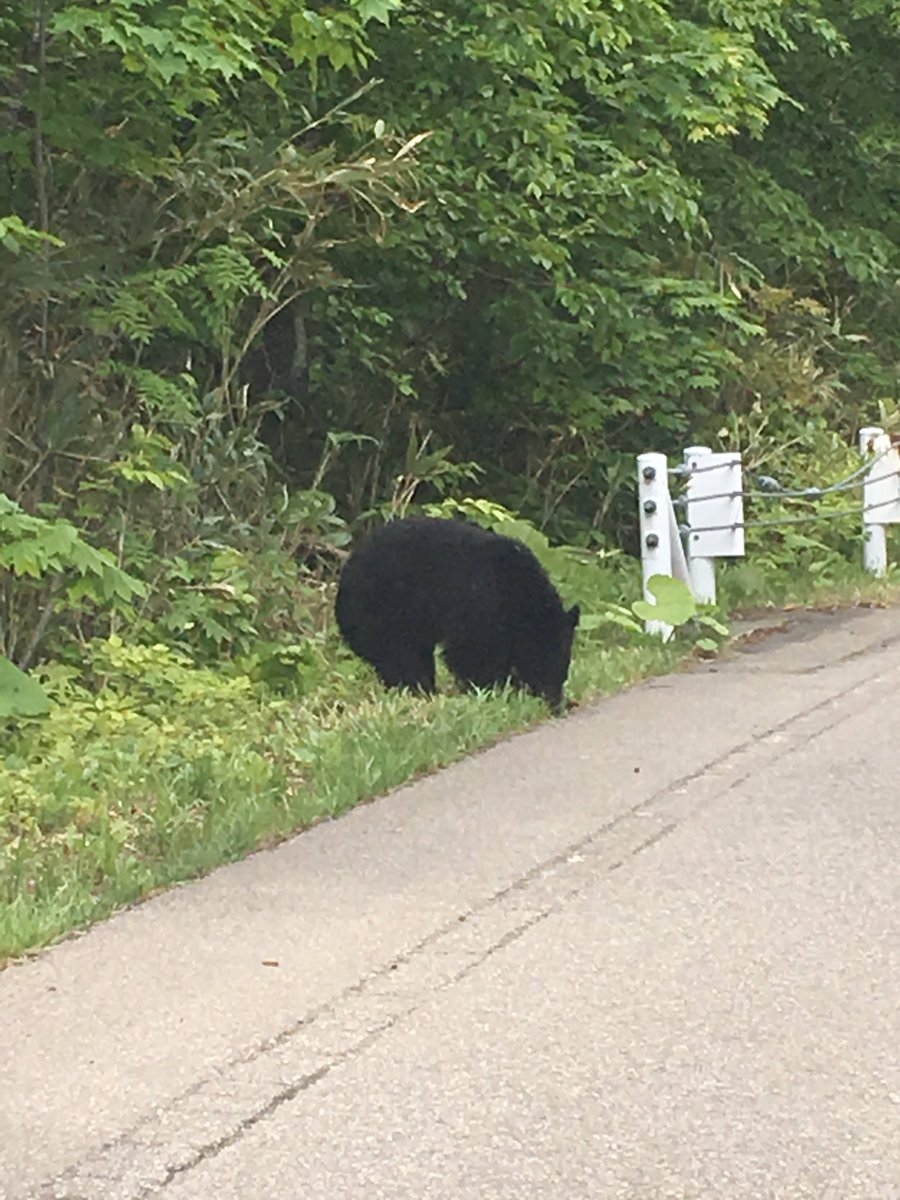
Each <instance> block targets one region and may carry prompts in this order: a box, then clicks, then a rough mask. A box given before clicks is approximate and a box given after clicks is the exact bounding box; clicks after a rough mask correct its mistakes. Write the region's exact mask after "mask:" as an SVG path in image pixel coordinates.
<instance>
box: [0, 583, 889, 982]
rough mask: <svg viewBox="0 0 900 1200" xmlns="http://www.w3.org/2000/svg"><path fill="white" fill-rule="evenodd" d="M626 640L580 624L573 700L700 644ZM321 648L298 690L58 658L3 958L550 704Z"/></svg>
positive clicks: (4, 854)
mask: <svg viewBox="0 0 900 1200" xmlns="http://www.w3.org/2000/svg"><path fill="white" fill-rule="evenodd" d="M756 582H757V583H758V584H759V587H758V588H757V587H755V585H754V577H753V576H752V574H748V573H747V572H746V571H745V572H744V574H743V575H742V574H741V568H740V567H739V568H736V569H733V570H732V571H725V572H723V573H722V593H723V601H725V602H727V604H728V606H729V607H730V608H732V609H735V608H745V609H746V608H752V607H755V606H758V604H759V602H760V599H761V597H763V596H765V597H767V598H769V597H771V595H772V584H771V580H769V581H766V580H757V581H756ZM897 596H898V585H897V583H896V582H894V581H888V582H877V581H873V580H871V579H868V578H866V577H865V576H863V575H862V574H861V572H858V571H852V570H850V569H848V570H847V571H846V572H845V573H843V574H842V573H841V572H840V571H839V572H837V574H835V573H834V572H833V571H832V572H831V573H830V574H829V577H828V578H821V577H819V578H817V579H814V578H811V577H809V576H807V577H806V578H804V579H802V580H801V581H800V582H799V583H798V582H797V579H796V577H795V579H794V581H793V583H792V584H790V586H785V587H783V588H781V589H780V590H779V592H778V601H779V603H781V604H788V603H791V602H793V603H803V604H811V605H817V606H823V605H825V606H832V605H839V604H843V605H846V604H856V603H862V602H876V603H887V602H890V601H893V600H895V599H896V598H897ZM626 637H627V635H625V634H623V633H622V632H621V631H617V630H615V629H613V630H612V631H610V630H609V629H608V628H607V629H606V630H605V631H604V630H602V629H601V630H597V631H595V632H594V633H593V634H591V635H586V636H582V637H580V639H579V642H578V646H577V652H576V655H575V659H574V661H573V666H572V672H571V675H570V684H569V695H570V697H572V698H573V699H575V700H576V701H578V702H580V703H584V702H586V701H589V700H591V699H593V698H594V697H596V696H598V695H601V694H607V693H612V692H616V691H619V690H621V689H622V688H624V687H626V686H628V685H629V684H631V683H633V682H635V681H637V680H639V679H643V678H646V677H648V676H651V675H657V674H660V673H663V672H666V671H669V670H672V669H673V668H675V667H676V666H677V665H678V664H679V663H680V662H683V661H685V659H686V658H688V657H690V655H691V654H692V652H693V651H692V647H691V644H690V642H689V641H687V640H676V641H674V642H673V643H670V644H669V645H662V644H660V643H658V642H656V641H650V640H637V641H633V642H631V643H630V644H628V643H627V642H626V641H625V639H626ZM610 638H612V639H613V641H614V642H615V641H616V640H617V641H618V644H610ZM319 653H320V661H319V662H318V666H317V673H316V676H315V685H314V686H312V687H311V688H310V689H309V691H308V693H307V694H306V695H303V696H300V697H295V698H286V697H284V696H279V695H277V694H273V693H272V692H271V691H270V690H269V689H267V688H266V687H264V686H263V685H261V684H259V683H254V682H252V681H251V680H250V679H249V678H248V677H247V676H245V675H234V674H232V675H230V676H224V675H222V674H221V673H217V672H215V671H213V670H210V669H208V668H202V667H196V666H194V665H193V664H191V663H189V662H187V661H186V660H184V659H182V658H179V656H178V655H177V654H175V653H174V652H172V651H171V650H168V649H166V648H165V647H163V646H156V647H127V646H124V645H122V644H119V643H116V642H112V643H103V644H102V645H101V646H98V647H95V648H94V658H93V661H92V666H91V669H92V678H91V686H88V685H87V684H86V683H85V681H84V680H83V679H82V678H80V677H79V676H78V675H76V673H75V672H74V671H73V670H69V669H67V668H64V667H61V666H54V667H52V668H51V669H50V670H49V671H48V686H49V688H50V690H51V693H52V695H53V697H54V705H53V709H52V711H51V714H50V716H49V717H47V718H45V719H43V720H40V721H33V722H28V723H25V724H24V725H22V726H20V727H19V728H17V729H16V730H12V731H8V732H7V735H6V737H5V738H4V740H3V743H2V744H3V749H4V761H3V765H2V767H0V962H2V961H3V960H4V959H6V958H9V957H12V956H15V955H18V954H21V953H23V952H25V951H28V950H34V949H36V948H39V947H42V946H45V945H47V944H49V943H51V942H52V941H54V940H56V939H58V938H60V937H61V936H64V935H65V934H66V933H68V932H69V931H71V930H73V929H77V928H81V927H84V926H86V925H88V924H90V923H91V922H94V921H97V920H98V919H100V918H102V917H104V916H107V915H108V914H109V913H111V912H113V911H114V910H115V909H117V908H119V907H121V906H123V905H127V904H129V903H132V902H134V901H136V900H138V899H140V898H141V897H143V896H146V895H148V894H150V893H152V892H153V891H155V890H157V889H159V888H161V887H165V886H169V885H172V884H174V883H176V882H178V881H181V880H186V879H189V878H192V877H196V876H197V875H200V874H202V873H204V872H206V871H209V870H211V869H212V868H214V867H216V866H218V865H220V864H222V863H224V862H228V861H231V860H234V859H236V858H239V857H241V856H242V855H245V854H246V853H248V852H249V851H251V850H252V849H254V848H256V847H259V846H263V845H266V844H271V843H272V842H275V841H277V840H279V839H282V838H284V837H286V836H288V835H289V834H291V833H293V832H295V831H297V830H299V829H302V828H305V827H307V826H309V825H311V824H313V823H314V822H316V821H317V820H319V819H321V818H323V817H334V816H337V815H338V814H340V813H342V812H344V811H345V810H347V809H349V808H351V807H353V806H354V805H355V804H357V803H359V802H360V801H363V800H367V799H371V798H372V797H374V796H378V795H380V794H383V793H384V792H386V791H389V790H390V789H392V788H395V787H397V786H399V785H400V784H403V783H405V782H407V781H409V780H411V779H414V778H415V777H416V776H418V775H421V774H424V773H426V772H429V771H433V770H435V769H436V768H439V767H442V766H445V765H447V764H449V763H451V762H454V761H456V760H457V759H459V758H461V757H462V756H463V755H465V754H467V753H468V752H470V751H472V750H474V749H476V748H479V747H484V746H487V745H490V744H491V743H492V742H495V741H497V740H498V739H500V738H502V737H504V736H507V735H509V734H511V733H513V732H516V731H521V730H524V729H527V728H528V727H529V726H531V725H533V724H535V723H537V722H539V721H541V720H545V719H548V714H547V712H546V710H545V708H544V707H543V705H542V704H540V703H539V702H538V701H536V700H534V699H532V698H530V697H527V696H523V695H521V694H519V693H517V692H514V691H506V692H497V693H487V694H483V695H478V696H472V695H459V694H455V693H454V692H453V691H452V690H450V689H448V690H445V691H444V692H442V694H441V695H439V696H437V697H435V698H433V699H431V700H424V699H420V698H416V697H412V696H408V695H402V694H396V693H386V692H384V691H383V690H382V689H381V688H380V687H378V685H377V684H376V683H375V682H374V680H373V678H372V676H371V673H370V672H369V671H368V669H367V668H365V667H363V666H362V664H360V663H358V662H357V661H356V660H354V659H351V658H350V657H349V656H348V655H346V654H345V653H341V652H340V650H338V649H337V648H336V646H335V644H334V642H333V641H326V642H325V643H324V644H323V647H322V649H321V651H320V652H319Z"/></svg>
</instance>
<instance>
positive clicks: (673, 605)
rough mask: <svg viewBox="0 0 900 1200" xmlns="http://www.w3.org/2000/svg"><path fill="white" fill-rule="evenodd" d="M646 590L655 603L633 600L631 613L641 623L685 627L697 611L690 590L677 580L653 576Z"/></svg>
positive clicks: (665, 576)
mask: <svg viewBox="0 0 900 1200" xmlns="http://www.w3.org/2000/svg"><path fill="white" fill-rule="evenodd" d="M647 590H648V591H649V592H650V594H651V595H652V596H653V598H654V600H655V603H654V604H651V603H650V602H649V601H647V600H635V602H634V604H632V606H631V611H632V612H633V613H634V615H635V616H636V617H638V618H639V619H640V620H641V621H662V622H663V623H664V624H666V625H673V626H674V625H685V624H686V623H687V622H688V621H690V619H691V617H693V616H694V614H695V613H696V611H697V605H696V602H695V600H694V597H693V595H692V594H691V589H690V588H689V587H687V585H686V584H684V583H682V582H681V580H679V579H672V578H670V577H669V576H667V575H654V576H653V577H652V578H651V579H649V580H648V581H647Z"/></svg>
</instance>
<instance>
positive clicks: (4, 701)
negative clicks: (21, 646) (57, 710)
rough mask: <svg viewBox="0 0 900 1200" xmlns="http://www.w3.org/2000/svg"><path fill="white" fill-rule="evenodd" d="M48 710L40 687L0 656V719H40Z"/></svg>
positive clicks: (43, 692) (46, 699) (47, 703)
mask: <svg viewBox="0 0 900 1200" xmlns="http://www.w3.org/2000/svg"><path fill="white" fill-rule="evenodd" d="M49 709H50V701H49V700H48V698H47V693H46V692H45V691H44V689H43V688H42V687H41V685H40V684H39V683H37V682H36V681H35V680H34V679H32V678H30V676H28V675H26V674H25V672H24V671H20V670H19V668H18V667H17V666H16V665H15V663H11V662H10V661H9V659H8V658H5V657H3V656H0V717H2V718H6V719H8V718H9V717H40V716H43V715H44V714H45V713H47V712H48V711H49Z"/></svg>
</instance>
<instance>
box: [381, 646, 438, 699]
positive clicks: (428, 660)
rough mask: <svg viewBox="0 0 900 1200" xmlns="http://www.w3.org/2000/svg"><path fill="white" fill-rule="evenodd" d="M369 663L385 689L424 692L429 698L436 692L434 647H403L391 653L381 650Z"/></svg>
mask: <svg viewBox="0 0 900 1200" xmlns="http://www.w3.org/2000/svg"><path fill="white" fill-rule="evenodd" d="M369 661H370V662H371V663H372V666H373V667H374V668H375V670H376V671H377V672H378V678H379V679H380V680H381V682H382V683H383V684H384V686H385V687H389V688H408V689H409V690H410V691H411V692H423V693H424V694H425V695H428V696H430V695H432V694H433V692H434V690H435V681H434V647H433V646H424V647H423V646H402V647H399V648H395V649H393V650H391V651H386V650H381V651H379V653H378V654H377V655H375V656H374V657H372V658H371V659H370V660H369Z"/></svg>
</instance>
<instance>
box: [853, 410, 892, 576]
mask: <svg viewBox="0 0 900 1200" xmlns="http://www.w3.org/2000/svg"><path fill="white" fill-rule="evenodd" d="M859 452H860V454H861V455H862V456H863V458H864V459H869V458H871V459H873V460H874V461H873V462H872V465H871V467H869V470H868V473H867V475H866V480H865V483H864V484H863V504H862V510H863V512H862V516H863V562H864V563H865V567H866V570H867V571H869V572H870V573H871V574H872V575H884V574H886V573H887V568H888V553H887V527H888V525H895V524H897V523H898V522H900V454H898V452H897V449H896V447H894V446H892V444H891V439H890V436H889V435H888V434H886V433H885V431H884V430H883V429H882V428H881V427H880V426H879V425H870V426H868V427H867V428H865V429H861V430H860V431H859Z"/></svg>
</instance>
